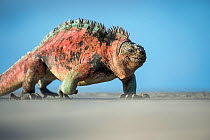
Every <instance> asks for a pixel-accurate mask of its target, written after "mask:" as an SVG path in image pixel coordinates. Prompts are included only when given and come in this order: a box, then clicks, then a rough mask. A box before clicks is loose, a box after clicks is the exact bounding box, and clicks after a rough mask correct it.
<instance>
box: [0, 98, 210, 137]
mask: <svg viewBox="0 0 210 140" xmlns="http://www.w3.org/2000/svg"><path fill="white" fill-rule="evenodd" d="M81 96H82V95H81ZM102 97H107V96H105V94H102V95H101V97H100V98H92V97H87V98H84V97H83V98H79V97H78V98H76V99H73V100H35V101H10V100H8V99H7V98H6V99H5V98H1V99H0V112H1V114H0V139H2V140H7V139H15V140H25V139H26V140H29V139H30V140H63V139H71V140H209V139H210V100H209V99H208V98H204V97H203V96H202V97H203V98H201V96H200V95H199V96H197V95H196V98H195V97H194V94H193V95H181V96H180V95H179V98H178V97H177V96H175V95H173V96H172V95H171V94H170V95H168V96H167V97H166V96H164V95H162V94H161V96H160V95H158V96H156V98H155V96H152V98H150V99H146V100H132V101H125V100H119V99H117V98H115V96H114V97H113V98H102ZM108 97H110V96H108ZM172 97H176V98H172ZM198 97H199V98H198ZM205 97H206V96H205Z"/></svg>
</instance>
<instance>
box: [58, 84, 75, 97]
mask: <svg viewBox="0 0 210 140" xmlns="http://www.w3.org/2000/svg"><path fill="white" fill-rule="evenodd" d="M77 93H78V90H76V91H75V93H74V94H77ZM58 94H59V97H60V99H63V96H64V97H65V98H66V99H71V98H70V97H69V95H67V94H63V92H62V91H61V90H60V87H59V89H58Z"/></svg>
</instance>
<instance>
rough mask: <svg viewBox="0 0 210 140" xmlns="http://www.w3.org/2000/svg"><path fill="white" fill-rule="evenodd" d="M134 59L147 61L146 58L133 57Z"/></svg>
mask: <svg viewBox="0 0 210 140" xmlns="http://www.w3.org/2000/svg"><path fill="white" fill-rule="evenodd" d="M132 58H133V59H136V60H140V61H145V60H146V57H132Z"/></svg>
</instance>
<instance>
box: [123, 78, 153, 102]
mask: <svg viewBox="0 0 210 140" xmlns="http://www.w3.org/2000/svg"><path fill="white" fill-rule="evenodd" d="M121 81H122V83H123V91H124V94H122V95H121V96H120V98H121V99H142V98H150V96H149V95H148V94H143V93H142V94H140V96H139V95H136V77H135V75H134V74H133V75H132V76H131V77H129V78H126V79H123V80H121Z"/></svg>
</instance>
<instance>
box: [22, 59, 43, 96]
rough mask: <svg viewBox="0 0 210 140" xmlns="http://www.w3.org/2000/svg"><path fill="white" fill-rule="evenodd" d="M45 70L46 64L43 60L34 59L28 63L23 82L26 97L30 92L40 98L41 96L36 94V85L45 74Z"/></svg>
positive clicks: (23, 91) (23, 92)
mask: <svg viewBox="0 0 210 140" xmlns="http://www.w3.org/2000/svg"><path fill="white" fill-rule="evenodd" d="M45 72H46V65H45V64H44V62H42V61H41V60H37V61H33V62H32V63H30V64H29V65H28V70H27V72H26V75H25V78H24V81H23V84H22V95H21V96H22V97H24V94H30V95H31V97H34V98H36V97H37V98H40V96H38V95H36V94H34V93H35V85H36V84H37V83H38V81H39V79H41V78H42V77H43V76H44V75H45ZM32 99H33V98H32Z"/></svg>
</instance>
